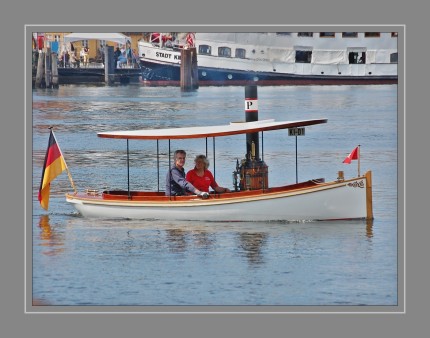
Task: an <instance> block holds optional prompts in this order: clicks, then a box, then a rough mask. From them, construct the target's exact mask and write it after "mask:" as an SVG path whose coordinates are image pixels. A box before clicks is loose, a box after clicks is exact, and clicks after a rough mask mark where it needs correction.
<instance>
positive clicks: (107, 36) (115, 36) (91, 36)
mask: <svg viewBox="0 0 430 338" xmlns="http://www.w3.org/2000/svg"><path fill="white" fill-rule="evenodd" d="M82 40H105V41H111V42H115V43H119V44H123V45H125V44H126V43H127V41H129V42H131V38H130V37H129V36H127V35H124V34H122V33H71V34H68V35H65V36H64V42H65V43H68V42H75V41H82Z"/></svg>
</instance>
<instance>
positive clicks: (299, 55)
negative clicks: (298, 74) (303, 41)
mask: <svg viewBox="0 0 430 338" xmlns="http://www.w3.org/2000/svg"><path fill="white" fill-rule="evenodd" d="M311 60H312V51H311V50H296V63H311Z"/></svg>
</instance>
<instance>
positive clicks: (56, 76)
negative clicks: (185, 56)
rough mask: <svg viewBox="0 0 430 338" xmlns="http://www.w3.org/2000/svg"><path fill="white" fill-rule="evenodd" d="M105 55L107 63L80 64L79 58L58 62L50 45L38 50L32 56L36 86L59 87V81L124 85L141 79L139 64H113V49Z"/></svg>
mask: <svg viewBox="0 0 430 338" xmlns="http://www.w3.org/2000/svg"><path fill="white" fill-rule="evenodd" d="M106 48H108V46H106ZM111 48H112V47H111ZM105 55H106V56H107V57H106V60H104V61H105V62H104V63H103V62H95V61H90V62H89V63H87V64H81V62H79V61H78V60H77V62H75V63H71V62H69V61H67V62H66V60H61V61H58V56H57V53H52V52H51V51H50V49H49V48H45V50H44V51H41V52H39V53H35V55H34V57H33V68H32V80H33V81H32V82H33V87H34V88H58V85H60V84H75V83H106V84H115V83H123V84H125V83H134V82H136V83H138V82H139V81H140V79H141V76H142V69H141V68H140V66H139V65H138V64H130V65H127V64H123V65H120V67H117V65H115V63H114V58H113V49H112V50H108V51H107V52H106V53H105Z"/></svg>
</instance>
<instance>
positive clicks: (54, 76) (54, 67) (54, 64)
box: [51, 53, 58, 88]
mask: <svg viewBox="0 0 430 338" xmlns="http://www.w3.org/2000/svg"><path fill="white" fill-rule="evenodd" d="M51 72H52V88H58V67H57V53H51Z"/></svg>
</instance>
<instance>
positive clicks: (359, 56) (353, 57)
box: [348, 52, 366, 64]
mask: <svg viewBox="0 0 430 338" xmlns="http://www.w3.org/2000/svg"><path fill="white" fill-rule="evenodd" d="M348 60H349V63H350V64H357V63H366V52H349V54H348Z"/></svg>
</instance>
